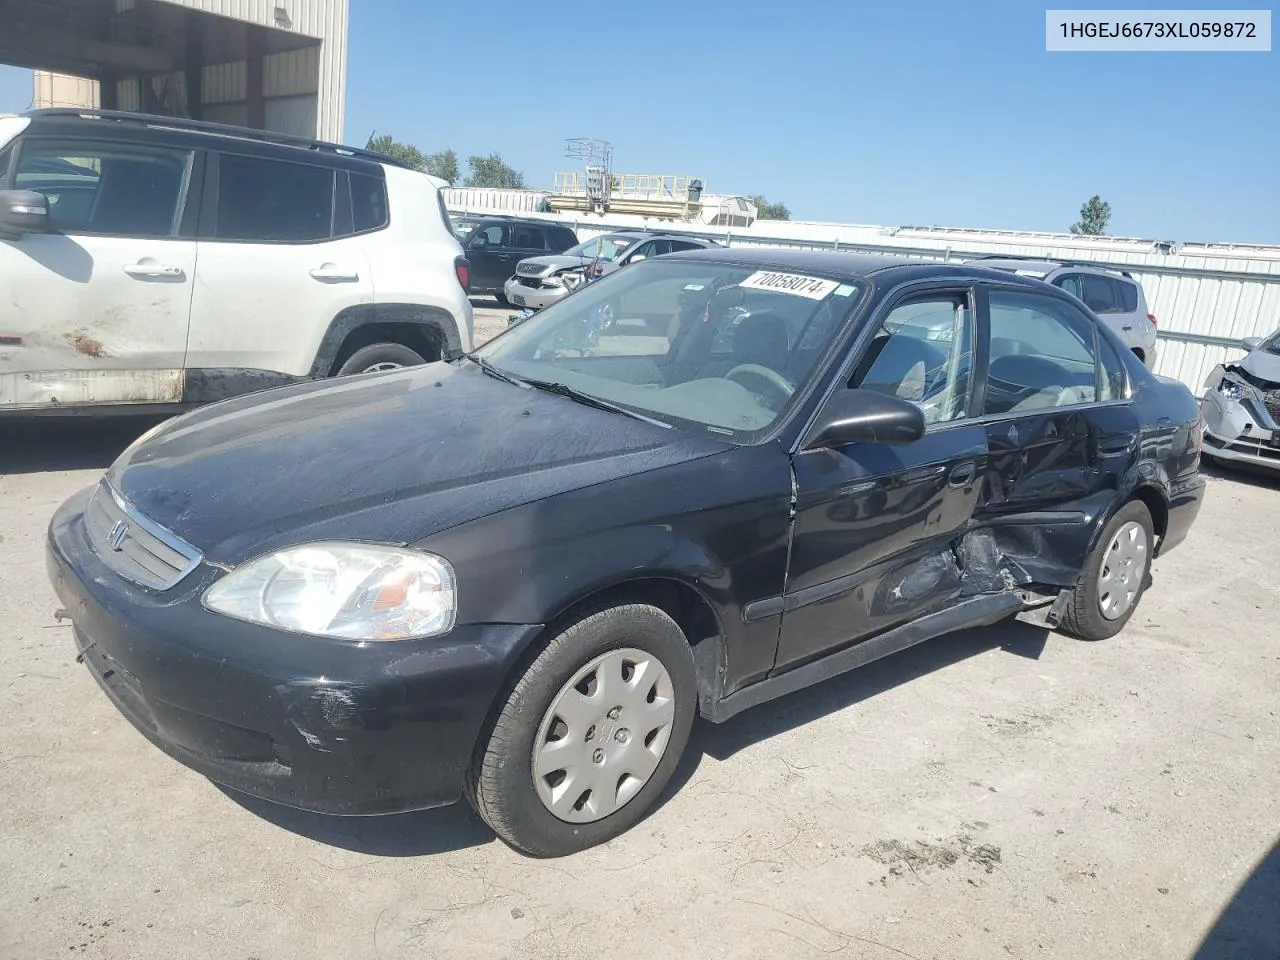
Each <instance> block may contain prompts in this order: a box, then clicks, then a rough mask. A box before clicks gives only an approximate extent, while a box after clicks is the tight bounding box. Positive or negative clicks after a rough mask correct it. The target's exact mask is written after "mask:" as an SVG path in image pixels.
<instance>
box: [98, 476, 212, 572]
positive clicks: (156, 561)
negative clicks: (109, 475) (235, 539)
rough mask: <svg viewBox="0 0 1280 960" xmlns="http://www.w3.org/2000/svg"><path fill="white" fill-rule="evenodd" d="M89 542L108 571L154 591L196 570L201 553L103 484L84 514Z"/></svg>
mask: <svg viewBox="0 0 1280 960" xmlns="http://www.w3.org/2000/svg"><path fill="white" fill-rule="evenodd" d="M84 522H85V528H86V529H87V530H88V532H89V542H90V543H92V544H93V549H94V550H95V551H96V552H97V554H98V556H100V557H101V558H102V560H103V562H105V563H106V565H107V566H108V567H110V568H111V569H112V570H114V571H115V572H116V573H118V574H119V575H120V576H122V577H124V578H125V579H126V580H132V581H133V582H134V583H138V584H141V585H142V586H144V587H150V588H151V589H152V590H168V589H169V588H170V587H173V586H175V585H177V583H178V582H179V581H180V580H181V579H182V578H183V577H185V576H186V575H187V574H189V573H190V572H191V571H192V570H194V569H195V568H196V567H197V566H198V565H199V564H200V560H201V559H202V558H201V556H200V551H198V550H196V549H195V548H194V547H192V546H191V545H190V544H188V543H185V542H183V541H182V540H180V539H179V538H178V537H176V536H174V535H173V534H172V533H170V532H169V531H168V530H166V529H164V527H161V526H160V525H159V524H156V523H152V522H151V521H150V520H148V519H147V518H146V517H144V516H142V514H140V513H138V512H137V511H136V510H135V509H133V508H132V507H131V506H129V505H128V504H127V503H125V501H124V500H123V498H121V497H120V496H119V494H117V493H116V492H115V491H114V490H112V489H111V488H110V487H109V486H108V485H107V482H106V481H105V480H104V481H102V483H100V484H98V489H97V490H95V491H94V492H93V496H91V497H90V498H89V505H88V507H87V508H86V510H85V514H84Z"/></svg>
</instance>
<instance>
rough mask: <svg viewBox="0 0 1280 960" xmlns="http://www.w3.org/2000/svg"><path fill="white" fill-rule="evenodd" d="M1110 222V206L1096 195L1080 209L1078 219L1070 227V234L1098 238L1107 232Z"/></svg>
mask: <svg viewBox="0 0 1280 960" xmlns="http://www.w3.org/2000/svg"><path fill="white" fill-rule="evenodd" d="M1110 221H1111V204H1109V203H1107V201H1105V200H1103V199H1102V197H1100V196H1098V195H1097V194H1096V193H1095V194H1094V195H1093V196H1092V197H1090V198H1089V199H1088V200H1086V201H1085V202H1084V203H1083V204H1082V205H1081V207H1080V219H1079V220H1077V221H1076V222H1075V223H1073V224H1072V225H1071V232H1072V233H1078V234H1083V235H1084V236H1088V237H1100V236H1102V235H1103V234H1104V233H1106V232H1107V224H1108V223H1109V222H1110Z"/></svg>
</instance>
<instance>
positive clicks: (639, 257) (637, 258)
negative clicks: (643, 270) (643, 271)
mask: <svg viewBox="0 0 1280 960" xmlns="http://www.w3.org/2000/svg"><path fill="white" fill-rule="evenodd" d="M645 256H646V254H643V253H637V254H636V255H635V256H634V257H632V258H631V259H630V260H628V261H627V263H639V262H640V261H641V260H643V259H644V258H645Z"/></svg>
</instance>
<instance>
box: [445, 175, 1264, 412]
mask: <svg viewBox="0 0 1280 960" xmlns="http://www.w3.org/2000/svg"><path fill="white" fill-rule="evenodd" d="M543 196H545V194H541V193H537V192H535V191H511V190H477V189H472V188H463V189H452V190H446V191H445V202H446V204H447V205H448V206H449V209H450V210H452V211H456V212H465V211H474V212H495V211H502V212H512V213H516V212H518V213H524V214H530V213H532V212H533V211H534V210H536V203H537V200H538V199H539V198H541V197H543ZM504 203H505V204H506V206H503V204H504ZM534 215H535V216H540V217H543V218H545V219H548V220H557V221H560V222H563V223H566V224H568V225H569V226H570V227H572V228H573V229H574V230H575V232H576V233H577V234H578V238H579V239H580V240H587V239H589V238H591V237H593V236H596V235H598V234H601V233H606V232H609V231H611V230H625V229H628V228H631V229H635V228H636V227H640V226H649V227H656V228H659V229H667V228H670V229H672V230H676V231H679V232H686V233H695V234H698V235H699V236H707V237H714V238H716V239H719V240H721V241H725V242H728V243H729V244H730V246H765V247H791V248H801V249H826V250H832V249H835V250H847V251H850V252H861V253H877V254H886V255H895V254H896V255H909V256H918V257H925V258H930V259H939V260H942V259H950V260H965V259H971V258H973V257H979V256H986V255H990V254H1015V255H1021V256H1038V257H1049V258H1054V259H1071V260H1089V261H1094V262H1098V263H1099V264H1101V265H1111V266H1115V267H1118V268H1122V269H1126V270H1128V271H1130V272H1131V273H1132V274H1133V277H1134V279H1135V280H1137V281H1138V282H1139V283H1141V284H1142V288H1143V291H1144V292H1145V293H1146V297H1147V306H1148V308H1149V309H1150V310H1151V312H1152V313H1153V314H1155V316H1156V317H1157V319H1158V320H1159V327H1158V329H1159V333H1160V344H1159V347H1158V353H1157V360H1156V372H1157V373H1159V374H1161V375H1163V376H1168V377H1174V378H1175V379H1178V380H1181V381H1182V382H1183V383H1185V384H1186V385H1187V386H1188V387H1190V388H1191V389H1192V391H1193V392H1195V393H1197V394H1199V393H1200V392H1201V391H1202V389H1203V385H1204V380H1205V377H1206V376H1207V375H1208V374H1209V372H1210V370H1212V369H1213V367H1214V366H1215V365H1216V364H1218V363H1222V362H1223V361H1225V360H1232V359H1236V358H1238V357H1240V356H1241V354H1242V353H1243V349H1242V348H1241V347H1240V340H1242V339H1243V338H1245V337H1251V336H1265V335H1267V334H1269V333H1272V332H1273V331H1275V330H1276V329H1278V328H1280V247H1268V246H1259V245H1225V244H1191V243H1188V244H1183V245H1181V246H1180V247H1177V250H1176V252H1173V251H1174V245H1173V244H1169V243H1163V242H1156V241H1151V240H1139V239H1130V238H1124V237H1098V238H1085V237H1079V236H1073V235H1071V234H1048V233H1018V232H1016V231H998V230H954V229H942V228H927V227H880V226H871V225H866V224H837V223H805V222H796V221H769V220H761V221H756V222H755V223H754V224H753V225H752V226H751V227H749V228H732V229H724V228H717V227H707V226H703V225H701V224H698V225H690V224H679V223H669V222H668V223H660V222H650V221H646V220H645V219H644V218H641V217H628V216H613V215H611V216H608V217H607V218H599V217H589V218H588V217H583V218H581V219H575V218H574V217H573V216H572V215H565V214H534Z"/></svg>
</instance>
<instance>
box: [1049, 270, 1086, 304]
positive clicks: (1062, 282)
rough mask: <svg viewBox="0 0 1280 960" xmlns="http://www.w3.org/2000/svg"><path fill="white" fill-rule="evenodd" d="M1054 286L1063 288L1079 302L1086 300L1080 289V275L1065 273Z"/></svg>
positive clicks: (1054, 282)
mask: <svg viewBox="0 0 1280 960" xmlns="http://www.w3.org/2000/svg"><path fill="white" fill-rule="evenodd" d="M1053 285H1054V286H1055V287H1061V288H1062V289H1063V290H1065V291H1067V293H1069V294H1071V295H1072V296H1073V297H1075V298H1076V299H1077V300H1083V299H1084V296H1083V291H1082V290H1081V289H1080V274H1078V273H1065V274H1063V275H1062V276H1060V277H1058V278H1057V279H1056V280H1054V281H1053Z"/></svg>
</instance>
